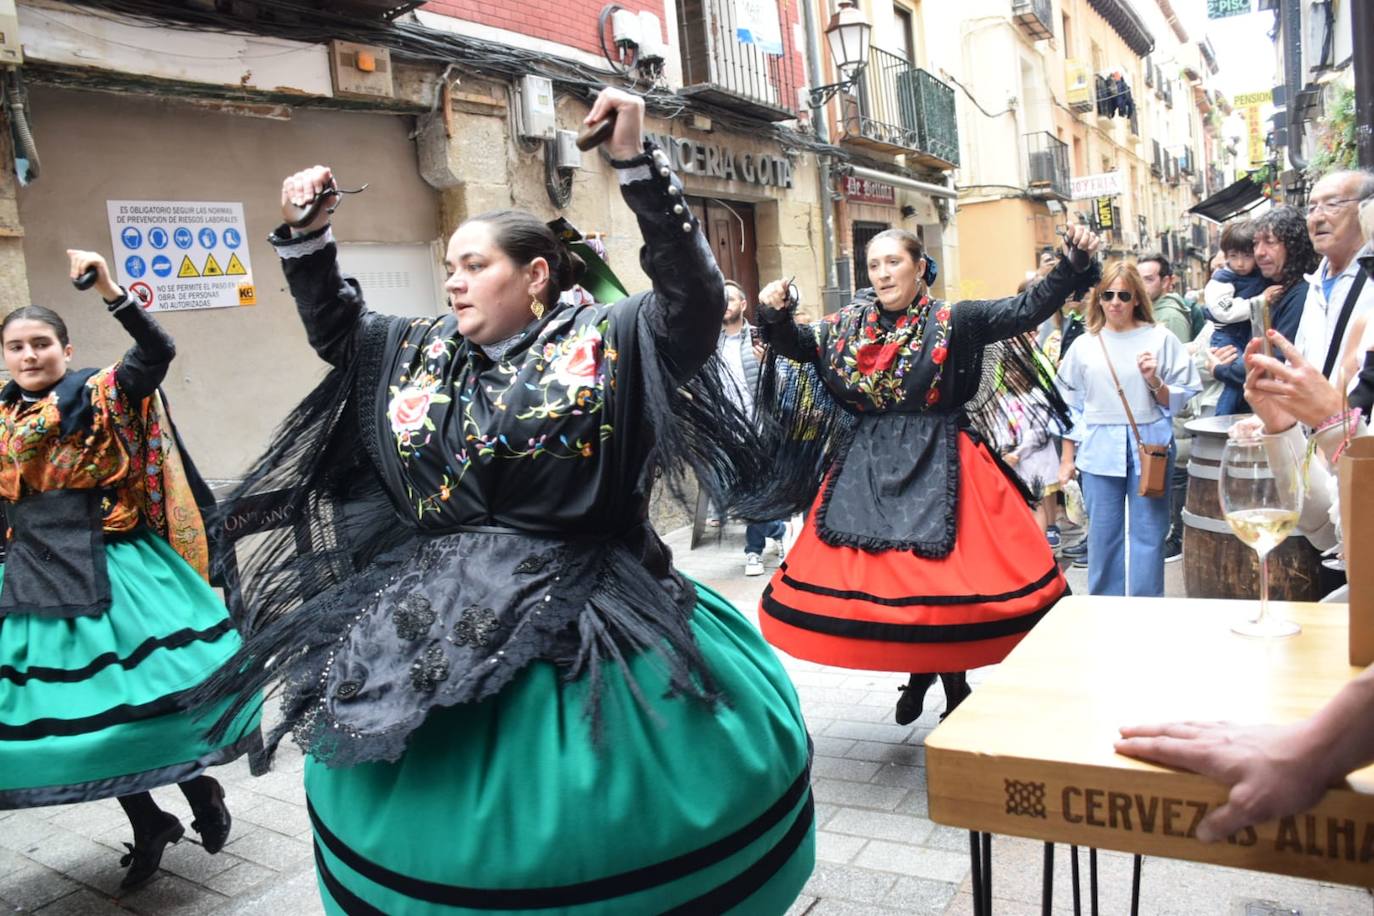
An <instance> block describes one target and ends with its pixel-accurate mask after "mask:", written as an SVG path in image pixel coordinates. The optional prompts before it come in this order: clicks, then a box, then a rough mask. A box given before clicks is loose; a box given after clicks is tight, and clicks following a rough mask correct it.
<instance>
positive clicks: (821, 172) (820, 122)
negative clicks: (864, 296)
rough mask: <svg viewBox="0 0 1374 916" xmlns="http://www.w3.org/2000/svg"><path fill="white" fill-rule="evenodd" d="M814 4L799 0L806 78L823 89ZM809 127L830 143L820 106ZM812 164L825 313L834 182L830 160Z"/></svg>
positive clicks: (834, 280)
mask: <svg viewBox="0 0 1374 916" xmlns="http://www.w3.org/2000/svg"><path fill="white" fill-rule="evenodd" d="M816 2H817V0H802V4H801V8H802V27H803V28H804V29H805V30H806V49H807V51H806V69H807V79H808V80H810V82H811V85H812V86H823V85H825V78H824V77H823V76H821V32H820V29H818V28H817V27H816ZM811 126H812V127H813V128H814V129H815V131H816V139H818V140H820V141H821V142H822V143H829V142H830V123H829V121H828V120H827V119H826V112H825V106H824V105H822V106H820V107H816V108H812V109H811ZM816 164H817V166H818V167H817V170H816V171H817V178H816V183H817V184H818V186H819V188H820V202H821V258H822V262H823V264H824V268H825V273H824V277H823V282H824V283H825V287H824V288H823V289H822V290H821V311H823V312H826V311H830V310H831V306H832V305H833V306H834V307H835V308H838V307H839V285H840V281H839V274H838V272H837V271H836V269H835V251H836V244H835V201H834V199H833V198H832V197H831V196H830V195H831V193H832V188H831V185H832V184H833V183H834V182H833V180H832V179H831V174H830V157H829V156H826V155H819V156H817V157H816Z"/></svg>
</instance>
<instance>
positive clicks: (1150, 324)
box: [1059, 262, 1202, 596]
mask: <svg viewBox="0 0 1374 916" xmlns="http://www.w3.org/2000/svg"><path fill="white" fill-rule="evenodd" d="M1086 326H1087V330H1086V333H1085V334H1084V339H1083V340H1081V341H1079V343H1078V345H1077V346H1075V347H1074V348H1073V349H1071V350H1070V351H1069V352H1068V354H1067V355H1065V357H1064V361H1063V362H1062V363H1060V364H1059V386H1060V389H1061V390H1062V391H1063V392H1064V399H1065V400H1066V401H1067V402H1068V404H1069V409H1070V410H1071V411H1072V414H1073V419H1074V427H1073V429H1072V430H1071V431H1070V432H1069V434H1068V435H1067V436H1065V437H1064V454H1063V458H1062V461H1061V463H1060V467H1059V482H1060V484H1061V485H1063V484H1066V483H1068V481H1069V480H1070V479H1071V478H1072V477H1073V474H1074V469H1075V467H1076V468H1077V469H1078V471H1079V472H1080V474H1081V477H1082V486H1083V498H1084V500H1085V501H1086V502H1087V504H1088V591H1089V592H1090V593H1091V594H1094V595H1124V594H1131V595H1153V596H1162V595H1163V594H1164V538H1165V536H1166V535H1167V534H1168V533H1169V500H1168V498H1167V497H1160V498H1154V497H1147V496H1140V495H1138V494H1139V490H1138V486H1137V484H1138V480H1139V476H1140V466H1139V460H1138V457H1137V455H1138V450H1137V448H1136V440H1135V434H1134V433H1133V432H1132V429H1131V422H1130V418H1129V417H1128V416H1127V414H1126V410H1125V407H1124V406H1123V404H1122V398H1123V397H1124V398H1125V399H1126V402H1127V403H1129V404H1130V409H1131V416H1133V417H1134V418H1135V422H1136V425H1137V427H1138V428H1139V430H1140V436H1141V438H1142V439H1144V440H1145V442H1146V444H1150V445H1165V444H1168V445H1169V464H1170V468H1169V470H1170V472H1172V470H1173V461H1174V457H1173V456H1174V449H1173V429H1172V427H1171V424H1170V418H1171V416H1172V415H1173V413H1174V412H1175V411H1177V410H1179V409H1180V408H1181V407H1182V406H1183V405H1184V404H1186V403H1187V402H1188V400H1189V399H1190V398H1192V397H1193V395H1195V394H1197V393H1198V391H1199V390H1200V389H1201V387H1202V383H1201V381H1200V379H1199V378H1198V371H1197V368H1196V367H1195V366H1194V365H1193V363H1192V360H1191V359H1190V358H1189V356H1188V352H1187V350H1186V349H1185V348H1184V346H1183V344H1182V343H1181V342H1179V339H1178V338H1177V337H1176V336H1174V334H1172V333H1171V332H1169V331H1168V330H1166V329H1165V328H1163V327H1160V326H1159V325H1156V324H1155V323H1154V314H1153V311H1152V309H1151V306H1150V298H1149V296H1147V295H1146V294H1145V284H1144V282H1143V281H1142V280H1141V278H1140V272H1139V271H1137V270H1136V268H1135V265H1134V264H1131V263H1128V262H1118V263H1115V264H1110V265H1108V266H1107V268H1106V269H1105V270H1104V271H1103V273H1102V280H1101V282H1100V283H1098V285H1097V289H1095V290H1094V291H1093V294H1092V295H1091V296H1090V297H1089V299H1088V306H1087V312H1086ZM1108 360H1110V363H1109V362H1108ZM1113 371H1115V378H1116V379H1119V380H1120V383H1121V394H1118V393H1117V384H1116V381H1114V379H1113ZM1165 479H1168V478H1167V475H1166V478H1165ZM1128 518H1129V520H1130V564H1129V565H1130V582H1129V591H1127V585H1128V583H1127V562H1126V556H1127V554H1126V531H1127V524H1126V523H1127V519H1128Z"/></svg>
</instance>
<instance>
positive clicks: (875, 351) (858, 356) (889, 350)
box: [854, 343, 901, 375]
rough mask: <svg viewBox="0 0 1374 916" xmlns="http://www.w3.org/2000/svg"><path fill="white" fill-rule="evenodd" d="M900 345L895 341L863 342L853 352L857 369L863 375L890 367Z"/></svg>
mask: <svg viewBox="0 0 1374 916" xmlns="http://www.w3.org/2000/svg"><path fill="white" fill-rule="evenodd" d="M900 347H901V344H897V343H887V344H864V345H863V346H862V347H860V348H859V350H858V352H857V353H855V354H854V357H855V362H856V363H857V365H858V369H859V371H860V372H861V373H863V374H864V375H872V374H873V373H874V372H882V371H884V370H886V369H889V368H891V366H892V361H893V360H895V359H896V358H897V350H898V349H899V348H900Z"/></svg>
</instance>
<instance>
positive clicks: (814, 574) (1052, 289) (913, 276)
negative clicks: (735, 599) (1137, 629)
mask: <svg viewBox="0 0 1374 916" xmlns="http://www.w3.org/2000/svg"><path fill="white" fill-rule="evenodd" d="M1097 248H1098V239H1097V236H1096V235H1094V234H1093V233H1092V232H1091V231H1089V230H1088V228H1087V227H1085V226H1073V227H1071V228H1070V229H1069V230H1068V231H1067V234H1066V236H1065V244H1064V249H1065V254H1066V255H1067V257H1065V258H1063V259H1061V260H1060V262H1059V264H1058V266H1056V267H1055V269H1054V270H1053V271H1051V272H1050V274H1049V275H1048V276H1046V277H1045V279H1044V280H1043V281H1041V282H1040V283H1037V284H1035V285H1033V286H1032V287H1031V288H1030V289H1028V290H1027V291H1026V292H1024V293H1022V294H1021V295H1019V296H1015V297H1012V298H1007V299H996V300H980V301H963V302H957V303H948V302H942V301H940V300H938V299H933V298H931V297H930V295H929V289H928V284H929V282H930V281H931V280H933V279H934V266H933V262H932V261H931V259H930V258H929V257H928V256H927V255H926V253H925V251H924V249H923V246H922V244H921V241H920V240H919V239H918V238H917V237H916V236H915V235H914V234H912V233H911V232H908V231H906V230H904V229H889V230H887V231H886V232H882V233H879V234H878V235H877V236H875V237H874V238H873V240H872V241H871V242H869V244H868V249H867V251H866V252H865V256H866V257H867V259H868V274H869V278H870V279H871V280H872V281H873V288H871V289H863V290H860V291H859V292H858V293H857V294H856V295H855V297H854V299H853V301H852V302H851V303H850V304H849V305H848V306H847V307H845V308H844V309H842V310H841V311H840V312H839V313H838V314H837V315H833V316H830V317H828V318H827V319H826V320H824V321H821V322H819V323H816V324H812V325H799V324H797V323H796V322H795V321H794V320H793V318H792V316H791V311H790V306H789V304H788V297H787V284H786V283H784V282H782V281H778V282H775V283H772V284H770V285H769V286H767V287H766V288H765V289H764V290H763V292H762V293H761V294H760V295H759V302H760V304H761V305H762V306H763V308H761V309H760V316H761V320H762V327H763V339H764V340H765V341H766V342H767V343H768V345H769V346H770V347H771V348H772V351H773V354H774V355H775V356H780V357H783V358H784V360H783V361H782V362H781V363H780V364H779V361H778V360H776V359H770V360H769V366H768V367H767V369H766V370H765V377H764V381H763V395H762V397H761V402H762V403H774V404H776V410H775V413H776V417H777V419H778V420H779V421H780V422H781V429H782V431H783V433H784V435H783V439H782V447H781V448H780V449H779V469H778V470H779V480H778V481H776V482H775V486H781V487H782V488H783V489H784V490H786V492H785V493H783V494H780V495H779V494H776V492H775V494H774V495H773V496H770V498H774V499H776V498H781V499H782V500H783V501H785V502H789V503H790V504H791V505H794V506H795V505H797V504H798V503H800V504H802V505H807V504H809V505H810V507H811V510H810V512H809V514H808V516H807V520H806V526H805V528H804V529H803V531H802V533H801V536H800V538H799V539H798V540H797V543H796V544H795V546H793V548H792V550H791V551H790V552H789V553H788V555H787V559H786V562H784V563H783V564H782V566H781V567H779V569H778V571H777V573H776V574H775V575H774V577H773V580H772V581H771V582H770V583H769V585H768V587H767V589H766V590H765V591H764V593H763V598H762V608H761V610H762V613H761V614H760V620H761V622H762V628H763V633H764V635H765V636H766V637H767V639H768V641H769V642H771V643H772V644H773V645H775V646H777V647H778V648H780V649H782V650H783V651H785V652H787V653H789V654H790V655H794V656H796V657H798V658H805V659H809V660H812V661H817V662H821V663H824V664H828V665H839V666H842V667H846V668H862V669H869V670H880V671H905V672H911V677H910V680H909V682H908V683H907V684H905V685H903V686H902V687H901V688H900V689H901V691H902V696H901V698H900V699H899V700H898V701H897V709H896V719H897V722H898V723H900V724H903V725H905V724H907V723H908V722H911V721H914V720H915V719H916V718H917V717H919V716H920V714H921V709H922V706H923V704H924V697H925V693H926V690H927V689H928V688H929V687H930V685H931V684H932V683H934V681H935V675H936V673H939V674H940V678H941V680H942V682H943V684H944V688H945V695H946V713H945V714H946V715H948V713H949V711H950V710H952V709H953V708H954V707H955V706H956V705H958V704H959V703H960V702H961V701H962V700H963V699H964V697H965V696H967V695H968V683H967V680H966V679H965V672H966V671H967V670H968V669H969V668H976V667H979V666H982V665H990V664H995V663H996V662H1000V661H1001V660H1002V659H1003V658H1005V657H1006V655H1007V653H1008V652H1010V651H1011V649H1012V647H1013V646H1015V645H1016V643H1017V642H1019V641H1020V639H1021V637H1023V636H1024V635H1025V634H1026V633H1027V632H1028V631H1029V630H1030V628H1031V627H1032V626H1034V625H1035V623H1036V621H1038V620H1039V619H1040V618H1041V617H1042V616H1044V614H1045V613H1046V612H1047V611H1048V610H1049V608H1050V607H1051V606H1052V605H1053V604H1054V603H1055V602H1056V601H1058V600H1059V598H1060V597H1061V596H1062V595H1063V594H1064V593H1065V592H1066V591H1067V588H1068V586H1067V584H1066V583H1065V581H1064V578H1063V576H1062V575H1061V574H1060V572H1059V569H1058V566H1057V565H1056V563H1055V560H1054V555H1053V554H1052V552H1051V551H1050V548H1049V546H1048V545H1047V544H1046V542H1045V539H1044V537H1043V536H1042V535H1041V534H1040V530H1039V528H1038V526H1037V525H1036V522H1035V518H1034V516H1033V514H1032V513H1031V510H1030V507H1029V504H1030V502H1031V501H1032V499H1033V495H1032V494H1030V493H1029V492H1027V491H1026V489H1025V487H1024V486H1023V485H1022V484H1021V483H1020V482H1019V481H1018V480H1017V478H1016V475H1015V473H1014V472H1012V471H1011V470H1010V468H1008V467H1007V466H1006V465H1005V464H1003V463H1002V461H1001V460H1000V458H999V457H998V456H997V455H996V454H995V452H994V451H993V450H992V449H991V448H990V447H989V446H988V444H987V442H986V441H985V440H986V439H987V438H988V437H987V436H985V435H984V434H983V433H980V431H979V429H978V422H977V421H978V419H979V415H980V408H979V407H978V401H980V400H987V401H988V402H989V404H991V403H992V401H993V399H987V398H985V397H984V395H985V394H986V393H987V392H988V391H989V390H991V389H993V388H995V387H998V386H1008V387H1011V388H1013V389H1019V390H1023V391H1033V390H1038V391H1039V392H1040V395H1041V396H1043V397H1044V399H1045V401H1046V404H1047V405H1049V406H1051V407H1052V408H1054V409H1055V410H1056V412H1060V413H1062V412H1063V403H1062V401H1060V400H1059V398H1058V395H1057V394H1055V393H1054V390H1053V387H1052V382H1051V381H1050V380H1049V379H1047V378H1045V377H1044V376H1043V374H1042V373H1041V372H1040V371H1039V370H1038V368H1037V367H1036V363H1035V360H1034V359H1033V358H1032V356H1031V354H1030V352H1029V350H1026V349H1025V345H1024V344H1023V343H1021V342H1018V341H1015V340H1013V338H1015V337H1016V336H1017V335H1019V334H1022V333H1024V332H1026V331H1029V330H1032V329H1034V328H1035V327H1036V326H1037V325H1038V324H1039V323H1040V322H1042V321H1044V320H1045V318H1046V317H1048V316H1049V315H1052V314H1054V313H1055V312H1056V311H1058V309H1059V307H1060V306H1061V305H1062V304H1063V303H1064V301H1065V300H1066V299H1067V298H1069V296H1070V294H1071V293H1073V292H1075V291H1079V290H1084V289H1088V288H1090V287H1091V286H1092V285H1093V284H1094V283H1095V282H1096V279H1097V277H1098V276H1099V275H1100V272H1101V271H1100V269H1099V267H1098V265H1097V263H1096V259H1095V258H1094V257H1093V253H1094V252H1095V251H1096V250H1097ZM985 351H987V352H985ZM787 361H791V362H787ZM980 392H981V393H980ZM987 409H988V407H986V406H985V407H983V408H981V410H987ZM971 418H972V419H971ZM818 483H819V484H820V492H819V493H817V492H816V487H817V484H818ZM774 505H775V506H776V503H775V504H774Z"/></svg>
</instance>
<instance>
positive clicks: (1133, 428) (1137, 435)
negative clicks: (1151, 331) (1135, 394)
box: [1093, 331, 1145, 444]
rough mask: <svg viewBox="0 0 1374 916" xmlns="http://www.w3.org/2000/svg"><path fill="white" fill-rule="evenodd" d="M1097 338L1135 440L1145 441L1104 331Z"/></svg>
mask: <svg viewBox="0 0 1374 916" xmlns="http://www.w3.org/2000/svg"><path fill="white" fill-rule="evenodd" d="M1093 336H1094V337H1096V338H1097V342H1098V344H1100V345H1101V347H1102V358H1103V359H1105V360H1106V361H1107V371H1108V372H1110V373H1111V374H1112V384H1113V385H1115V386H1116V396H1117V397H1119V398H1121V406H1122V407H1124V408H1125V409H1126V419H1127V420H1130V421H1131V431H1132V432H1134V433H1135V441H1136V442H1139V443H1142V444H1143V443H1144V442H1145V440H1144V439H1142V438H1140V427H1138V426H1136V425H1135V414H1133V413H1131V405H1130V404H1127V403H1126V392H1125V391H1122V390H1121V379H1119V378H1117V377H1116V369H1115V368H1114V367H1113V366H1112V355H1111V354H1110V353H1108V352H1107V342H1106V341H1105V340H1103V339H1102V332H1101V331H1099V332H1097V333H1096V334H1094V335H1093Z"/></svg>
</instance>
